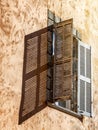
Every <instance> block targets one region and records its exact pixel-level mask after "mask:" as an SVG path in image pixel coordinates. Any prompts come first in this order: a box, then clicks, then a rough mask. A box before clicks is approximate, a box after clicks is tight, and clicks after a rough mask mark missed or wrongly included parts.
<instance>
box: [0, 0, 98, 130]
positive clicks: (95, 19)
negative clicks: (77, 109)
mask: <svg viewBox="0 0 98 130" xmlns="http://www.w3.org/2000/svg"><path fill="white" fill-rule="evenodd" d="M97 5H98V1H97V0H94V1H92V0H67V1H65V0H20V1H19V0H1V3H0V9H1V10H0V13H1V15H0V26H1V28H0V130H55V129H56V130H98V103H97V102H98V101H97V100H98V79H97V78H98V53H97V50H98V44H97V41H98V25H97V24H98V7H97ZM47 9H50V10H52V11H53V12H55V13H56V15H58V16H60V17H61V18H62V19H63V20H66V19H68V18H73V22H74V27H75V28H76V29H77V30H78V31H79V32H80V33H81V35H82V40H83V41H84V42H86V43H87V44H90V45H91V46H92V69H93V73H92V77H93V95H94V96H93V112H94V115H93V118H88V117H84V118H83V122H81V121H80V120H79V119H77V118H75V117H72V116H70V115H68V114H65V113H62V112H59V111H57V110H54V109H52V108H49V107H46V108H45V109H44V110H42V111H41V112H39V113H37V114H36V115H34V116H33V117H31V118H29V119H28V120H27V121H25V122H24V123H23V124H22V125H18V112H19V105H20V99H21V86H22V66H23V50H24V36H25V35H26V34H29V33H31V32H34V31H36V30H39V29H41V28H43V27H46V26H47Z"/></svg>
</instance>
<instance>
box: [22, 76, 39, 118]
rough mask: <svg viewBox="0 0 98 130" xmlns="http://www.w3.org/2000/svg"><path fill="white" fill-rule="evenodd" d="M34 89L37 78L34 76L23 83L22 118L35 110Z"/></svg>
mask: <svg viewBox="0 0 98 130" xmlns="http://www.w3.org/2000/svg"><path fill="white" fill-rule="evenodd" d="M36 88H37V76H34V77H32V78H30V79H28V80H26V81H25V94H24V102H23V113H22V116H25V115H26V114H27V113H29V112H31V111H32V110H34V109H35V107H36ZM32 99H33V100H32Z"/></svg>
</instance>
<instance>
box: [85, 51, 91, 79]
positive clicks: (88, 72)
mask: <svg viewBox="0 0 98 130" xmlns="http://www.w3.org/2000/svg"><path fill="white" fill-rule="evenodd" d="M86 77H87V78H91V52H90V49H86Z"/></svg>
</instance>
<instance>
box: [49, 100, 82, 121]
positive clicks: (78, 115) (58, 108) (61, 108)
mask: <svg viewBox="0 0 98 130" xmlns="http://www.w3.org/2000/svg"><path fill="white" fill-rule="evenodd" d="M48 106H49V107H51V108H54V109H56V110H59V111H61V112H64V113H66V114H69V115H71V116H74V117H76V118H78V119H79V120H80V121H82V120H83V116H82V115H80V114H78V113H75V112H73V111H71V110H69V109H67V108H63V107H60V106H57V105H56V104H54V103H50V102H48Z"/></svg>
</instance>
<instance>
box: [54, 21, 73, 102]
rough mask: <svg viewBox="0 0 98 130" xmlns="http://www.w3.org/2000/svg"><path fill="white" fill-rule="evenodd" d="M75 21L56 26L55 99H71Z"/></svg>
mask: <svg viewBox="0 0 98 130" xmlns="http://www.w3.org/2000/svg"><path fill="white" fill-rule="evenodd" d="M72 22H73V20H72V19H70V20H66V21H63V22H60V23H58V24H55V29H54V31H55V50H54V83H53V84H54V91H53V92H54V94H53V95H54V99H59V98H60V99H61V98H62V99H70V98H71V93H72V92H71V90H72V54H73V36H72Z"/></svg>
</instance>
